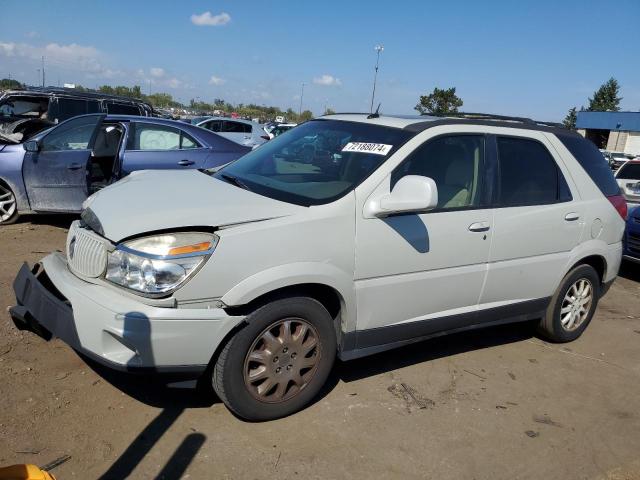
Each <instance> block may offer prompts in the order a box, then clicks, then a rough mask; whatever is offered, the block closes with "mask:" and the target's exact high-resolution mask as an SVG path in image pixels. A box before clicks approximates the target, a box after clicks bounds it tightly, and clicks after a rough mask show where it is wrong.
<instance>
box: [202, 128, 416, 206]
mask: <svg viewBox="0 0 640 480" xmlns="http://www.w3.org/2000/svg"><path fill="white" fill-rule="evenodd" d="M413 135H414V133H411V132H407V131H404V130H400V129H397V128H391V127H384V126H380V125H368V124H365V123H357V122H345V121H337V120H313V121H310V122H306V123H304V124H302V125H299V126H297V127H296V128H292V129H290V130H289V131H287V132H285V133H283V134H281V135H279V136H277V137H276V138H274V139H273V140H271V141H269V142H267V143H265V144H264V145H262V146H260V147H259V148H257V149H255V150H253V151H252V152H250V153H248V154H247V155H245V156H243V157H241V158H239V159H238V160H236V161H235V162H233V163H231V164H229V165H228V166H227V167H225V168H223V169H221V170H219V171H218V172H217V173H216V174H215V175H214V176H215V177H216V178H218V179H220V180H223V181H227V182H230V183H234V184H235V185H238V186H240V187H243V188H247V189H248V190H251V191H252V192H256V193H259V194H261V195H264V196H267V197H271V198H275V199H277V200H282V201H284V202H289V203H295V204H297V205H304V206H310V205H320V204H324V203H329V202H332V201H334V200H337V199H338V198H340V197H342V196H343V195H345V194H346V193H347V192H349V191H351V190H353V189H354V188H355V187H356V186H357V185H359V184H360V183H361V182H362V181H363V180H364V179H365V178H367V177H368V176H369V175H371V173H372V172H373V171H374V170H376V169H377V168H378V167H379V166H380V165H381V164H382V163H383V162H384V161H385V160H386V159H387V158H389V156H391V155H392V154H393V153H394V152H395V151H396V150H397V149H398V148H399V147H400V146H401V145H403V144H404V143H405V142H406V141H407V140H408V139H409V138H411V137H412V136H413Z"/></svg>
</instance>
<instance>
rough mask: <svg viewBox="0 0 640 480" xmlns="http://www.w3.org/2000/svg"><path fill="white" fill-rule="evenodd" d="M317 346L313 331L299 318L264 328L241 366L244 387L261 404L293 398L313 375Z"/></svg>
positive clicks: (317, 360)
mask: <svg viewBox="0 0 640 480" xmlns="http://www.w3.org/2000/svg"><path fill="white" fill-rule="evenodd" d="M321 353H322V351H321V344H320V342H319V335H318V331H317V330H316V328H315V327H314V326H313V325H311V324H310V323H309V322H307V321H305V320H303V319H301V318H285V319H283V320H280V321H278V322H275V323H273V324H272V325H271V326H269V327H268V328H266V329H265V330H264V331H263V332H262V333H261V334H260V335H258V337H257V339H256V340H255V341H254V342H253V344H252V345H251V348H250V349H249V352H248V353H247V356H246V358H245V362H244V371H243V376H244V383H245V386H246V387H247V389H248V390H249V393H251V395H252V396H253V397H254V398H256V399H257V400H259V401H261V402H266V403H279V402H284V401H287V400H289V399H291V398H293V397H294V396H296V395H297V394H298V393H300V391H302V389H304V388H305V387H306V386H307V385H308V384H309V382H310V381H311V379H312V378H313V376H314V375H315V373H316V371H317V367H318V364H319V362H320V357H321Z"/></svg>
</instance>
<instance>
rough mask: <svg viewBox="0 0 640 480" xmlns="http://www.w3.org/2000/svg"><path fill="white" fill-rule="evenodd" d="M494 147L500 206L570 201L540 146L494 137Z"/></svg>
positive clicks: (519, 140)
mask: <svg viewBox="0 0 640 480" xmlns="http://www.w3.org/2000/svg"><path fill="white" fill-rule="evenodd" d="M497 146H498V161H499V165H500V174H499V177H500V193H499V198H498V204H499V205H500V206H504V207H513V206H520V205H545V204H550V203H556V202H558V201H567V200H569V199H570V192H569V188H568V186H567V184H566V181H565V180H564V177H563V176H562V174H561V172H560V169H559V168H558V166H557V165H556V162H555V160H554V159H553V157H552V156H551V154H550V153H549V151H548V150H547V149H546V148H545V147H544V145H542V144H541V143H539V142H537V141H535V140H527V139H523V138H513V137H498V138H497ZM600 158H602V155H600ZM601 161H602V160H601Z"/></svg>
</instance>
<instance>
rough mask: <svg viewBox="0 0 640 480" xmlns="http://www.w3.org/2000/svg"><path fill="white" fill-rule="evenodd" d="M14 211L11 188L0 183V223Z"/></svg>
mask: <svg viewBox="0 0 640 480" xmlns="http://www.w3.org/2000/svg"><path fill="white" fill-rule="evenodd" d="M15 213H16V197H15V195H14V194H13V192H12V191H11V190H9V189H8V188H7V187H5V186H3V185H1V184H0V223H3V222H6V221H7V220H9V219H10V218H11V217H13V215H15Z"/></svg>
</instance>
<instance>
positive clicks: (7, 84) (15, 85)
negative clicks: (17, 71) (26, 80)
mask: <svg viewBox="0 0 640 480" xmlns="http://www.w3.org/2000/svg"><path fill="white" fill-rule="evenodd" d="M23 87H24V85H22V84H21V83H20V82H19V81H17V80H14V79H13V78H3V79H2V80H0V90H14V89H20V88H23Z"/></svg>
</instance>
